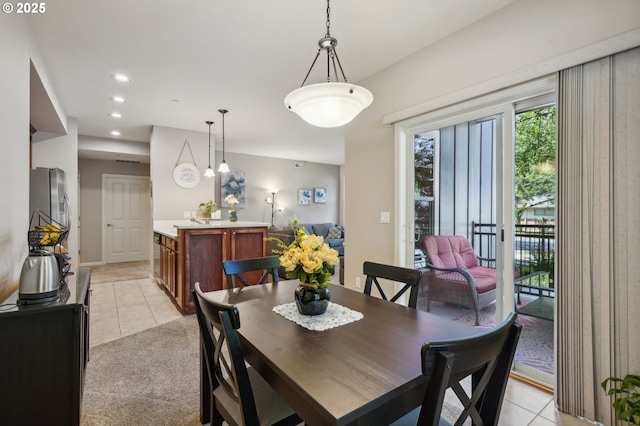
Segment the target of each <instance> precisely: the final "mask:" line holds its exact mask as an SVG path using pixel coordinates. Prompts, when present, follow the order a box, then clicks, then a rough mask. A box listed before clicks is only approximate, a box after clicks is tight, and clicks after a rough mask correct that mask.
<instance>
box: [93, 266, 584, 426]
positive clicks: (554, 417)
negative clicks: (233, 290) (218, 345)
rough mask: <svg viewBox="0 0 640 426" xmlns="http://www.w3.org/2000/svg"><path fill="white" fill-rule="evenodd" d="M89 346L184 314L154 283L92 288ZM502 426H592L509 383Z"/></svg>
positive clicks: (543, 395)
mask: <svg viewBox="0 0 640 426" xmlns="http://www.w3.org/2000/svg"><path fill="white" fill-rule="evenodd" d="M92 289H93V294H92V299H91V322H90V327H91V328H90V345H91V346H95V345H99V344H101V343H106V342H109V341H112V340H115V339H119V338H120V337H123V336H127V335H130V334H134V333H137V332H140V331H142V330H145V329H148V328H151V327H155V326H157V325H160V324H164V323H166V322H169V321H172V320H174V319H178V318H180V317H181V316H182V314H181V313H180V312H179V311H178V310H177V309H176V307H175V306H174V305H173V303H172V302H171V301H170V300H169V297H168V296H167V295H166V294H165V293H164V291H163V290H162V289H161V288H160V287H159V286H158V285H157V284H156V283H155V282H154V281H153V280H152V279H151V278H142V279H132V280H126V281H115V282H101V283H96V284H92ZM499 424H500V425H501V426H553V425H564V426H580V425H589V424H591V423H589V422H586V421H584V420H580V419H578V418H575V417H573V416H570V415H567V414H564V413H561V412H559V411H558V410H556V408H555V406H554V402H553V395H552V394H551V393H550V392H548V391H545V390H542V389H540V388H538V387H535V386H531V385H529V384H527V383H525V382H522V381H519V380H516V379H510V380H509V382H508V385H507V391H506V394H505V398H504V402H503V407H502V413H501V416H500V423H499Z"/></svg>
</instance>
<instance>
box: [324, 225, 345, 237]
mask: <svg viewBox="0 0 640 426" xmlns="http://www.w3.org/2000/svg"><path fill="white" fill-rule="evenodd" d="M327 238H328V239H330V240H337V239H338V238H342V227H341V226H334V227H333V228H331V229H329V232H328V233H327Z"/></svg>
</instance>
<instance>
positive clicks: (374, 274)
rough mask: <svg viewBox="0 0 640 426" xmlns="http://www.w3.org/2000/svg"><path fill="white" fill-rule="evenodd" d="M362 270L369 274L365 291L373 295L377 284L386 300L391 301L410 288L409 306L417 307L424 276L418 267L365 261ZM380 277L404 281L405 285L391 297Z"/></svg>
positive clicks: (397, 281) (399, 281)
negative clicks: (421, 281) (379, 279)
mask: <svg viewBox="0 0 640 426" xmlns="http://www.w3.org/2000/svg"><path fill="white" fill-rule="evenodd" d="M362 271H363V273H364V274H365V275H366V276H367V279H366V281H365V285H364V293H365V294H368V295H371V290H372V288H373V285H374V284H375V286H376V288H377V289H378V292H379V293H380V296H381V297H382V298H383V299H384V300H389V301H391V302H395V301H397V300H398V299H399V298H400V296H402V295H403V294H404V293H405V292H406V291H407V290H409V303H408V304H407V306H409V307H410V308H414V309H415V308H416V306H417V304H418V285H419V284H420V279H421V278H422V272H421V271H420V270H418V269H411V268H403V267H400V266H394V265H385V264H382V263H374V262H364V264H363V265H362ZM378 278H382V279H386V280H390V281H394V282H396V283H403V284H404V286H403V287H402V288H401V289H400V290H399V291H398V292H397V293H395V294H394V295H393V296H392V297H391V299H389V298H388V297H387V295H386V294H385V292H384V290H383V288H382V285H381V284H380V282H379V281H378Z"/></svg>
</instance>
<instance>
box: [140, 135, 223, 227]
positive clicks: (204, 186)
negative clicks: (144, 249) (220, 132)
mask: <svg viewBox="0 0 640 426" xmlns="http://www.w3.org/2000/svg"><path fill="white" fill-rule="evenodd" d="M203 127H206V125H204V123H203ZM208 138H209V136H208V133H200V132H192V131H188V130H182V129H173V128H170V127H162V126H154V127H153V130H152V131H151V139H150V141H151V146H150V153H151V183H152V185H153V205H152V211H153V218H154V220H171V219H182V213H183V212H184V211H194V210H197V208H198V204H200V203H201V202H203V201H207V200H210V199H213V198H214V197H215V194H216V192H217V191H216V188H215V185H214V181H213V180H212V179H208V178H205V177H204V176H203V175H204V171H205V169H206V168H207V165H208V164H209V161H208V158H207V157H208V155H209V145H208V144H209V139H208ZM185 140H189V145H190V146H191V151H192V152H193V156H194V157H195V162H196V165H197V166H198V169H199V170H200V174H201V178H200V183H199V184H198V185H197V186H195V187H194V188H189V189H185V188H182V187H180V186H178V185H177V184H176V183H175V182H174V181H173V169H174V168H175V166H176V163H177V162H178V157H179V156H180V150H182V146H183V144H184V141H185ZM214 142H215V139H214V136H213V135H211V146H212V147H213V146H215V144H214ZM214 157H215V154H214V152H213V150H212V152H211V166H212V167H214V164H216V163H215V161H214V160H215V158H214ZM193 161H194V160H193V159H192V157H191V154H190V152H189V149H188V148H187V147H185V149H184V152H183V153H182V156H181V157H180V161H179V162H180V163H184V162H189V163H193Z"/></svg>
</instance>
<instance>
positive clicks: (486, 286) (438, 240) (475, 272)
mask: <svg viewBox="0 0 640 426" xmlns="http://www.w3.org/2000/svg"><path fill="white" fill-rule="evenodd" d="M420 249H421V250H422V251H423V252H424V254H425V255H426V257H427V265H426V266H427V268H426V269H425V270H424V271H423V274H422V277H423V278H422V279H423V283H422V285H421V287H422V289H421V290H422V291H421V292H420V293H421V294H420V295H419V298H418V306H420V304H421V303H420V302H421V300H420V299H424V293H425V292H426V302H427V311H429V310H430V303H431V302H432V301H440V302H446V303H451V304H454V305H458V306H464V307H466V308H471V309H474V310H475V312H476V325H479V324H480V321H479V311H480V309H482V308H484V307H485V306H487V305H488V304H489V303H491V302H493V301H494V300H495V299H496V270H495V260H494V259H483V258H478V257H477V256H476V253H475V251H474V250H473V247H472V246H471V243H470V242H469V240H467V239H466V238H465V237H462V236H459V235H450V236H445V235H428V236H426V237H424V239H423V240H422V241H420ZM479 261H481V262H483V263H484V264H485V265H487V266H493V268H491V267H487V266H480V264H479Z"/></svg>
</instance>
